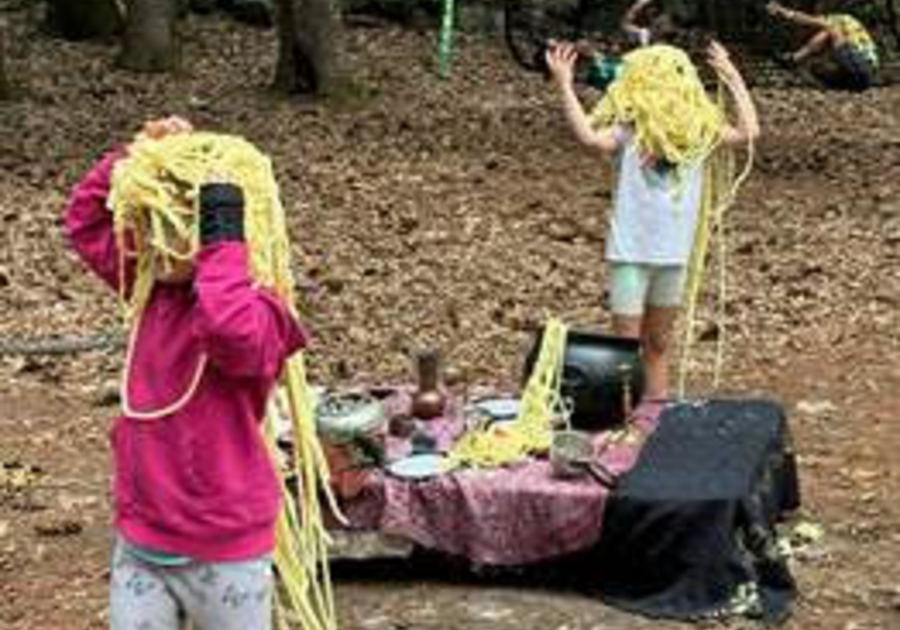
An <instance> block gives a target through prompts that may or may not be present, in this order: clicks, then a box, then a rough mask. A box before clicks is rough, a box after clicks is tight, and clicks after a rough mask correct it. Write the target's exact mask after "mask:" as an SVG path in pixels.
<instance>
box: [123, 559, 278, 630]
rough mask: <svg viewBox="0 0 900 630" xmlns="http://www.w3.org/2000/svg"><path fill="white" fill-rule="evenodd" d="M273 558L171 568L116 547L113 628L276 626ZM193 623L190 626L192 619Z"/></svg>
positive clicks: (248, 629) (261, 629) (250, 629)
mask: <svg viewBox="0 0 900 630" xmlns="http://www.w3.org/2000/svg"><path fill="white" fill-rule="evenodd" d="M272 581H273V580H272V558H271V556H269V555H266V556H263V557H260V558H255V559H252V560H248V561H242V562H215V563H205V562H197V563H191V564H188V565H184V566H175V567H167V566H161V565H156V564H152V563H149V562H146V561H144V560H141V559H140V558H137V557H136V556H134V555H133V554H131V553H129V552H128V551H127V548H126V547H124V546H123V545H122V542H121V541H118V542H117V543H116V546H115V549H114V551H113V559H112V572H111V576H110V616H109V627H110V630H181V629H182V628H191V629H192V630H271V627H272ZM188 621H189V622H190V623H191V624H192V625H190V626H188V625H187V622H188Z"/></svg>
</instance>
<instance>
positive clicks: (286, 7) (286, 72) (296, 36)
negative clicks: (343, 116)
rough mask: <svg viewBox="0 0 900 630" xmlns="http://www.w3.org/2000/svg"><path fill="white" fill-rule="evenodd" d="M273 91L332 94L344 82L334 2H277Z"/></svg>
mask: <svg viewBox="0 0 900 630" xmlns="http://www.w3.org/2000/svg"><path fill="white" fill-rule="evenodd" d="M276 4H277V10H278V15H277V20H278V62H277V66H276V68H275V88H276V89H278V90H279V91H282V92H285V93H289V94H290V93H298V92H301V93H314V94H319V95H323V96H324V95H329V94H332V93H334V91H335V89H336V88H337V87H339V85H340V84H341V82H342V80H343V79H344V76H343V72H342V68H341V63H340V59H341V56H340V54H339V50H338V38H339V30H340V18H339V16H338V13H337V10H336V8H335V3H334V0H277V3H276Z"/></svg>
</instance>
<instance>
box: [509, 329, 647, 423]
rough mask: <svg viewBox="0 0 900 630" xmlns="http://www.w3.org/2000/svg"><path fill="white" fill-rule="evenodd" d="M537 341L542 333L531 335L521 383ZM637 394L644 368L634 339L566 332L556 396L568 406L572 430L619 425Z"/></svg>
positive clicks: (641, 390) (528, 372) (640, 391)
mask: <svg viewBox="0 0 900 630" xmlns="http://www.w3.org/2000/svg"><path fill="white" fill-rule="evenodd" d="M543 335H544V331H543V329H541V330H539V331H538V332H537V334H536V336H535V341H534V345H533V346H532V348H531V350H530V351H529V353H528V356H527V357H526V359H525V374H524V379H525V381H526V382H527V380H528V377H529V376H530V375H531V370H532V368H533V366H534V363H535V361H536V360H537V355H538V352H539V351H540V348H541V341H542V339H543ZM626 383H627V385H628V387H627V388H626V387H625V385H626ZM626 392H627V393H628V396H626ZM643 393H644V364H643V361H642V360H641V346H640V342H639V341H638V340H637V339H629V338H626V337H612V336H606V335H597V334H593V333H587V332H578V331H569V333H568V334H567V336H566V350H565V355H564V357H563V376H562V387H561V394H562V395H563V397H567V398H570V399H571V400H572V403H573V406H574V408H573V412H572V417H571V423H572V427H573V428H576V429H581V430H584V431H599V430H602V429H608V428H611V427H615V426H617V425H620V424H622V423H623V422H624V421H625V419H626V417H625V416H626V408H627V407H628V406H629V402H630V404H631V405H636V404H637V403H638V401H639V400H640V398H641V395H642V394H643ZM629 396H630V401H627V400H626V398H628V397H629Z"/></svg>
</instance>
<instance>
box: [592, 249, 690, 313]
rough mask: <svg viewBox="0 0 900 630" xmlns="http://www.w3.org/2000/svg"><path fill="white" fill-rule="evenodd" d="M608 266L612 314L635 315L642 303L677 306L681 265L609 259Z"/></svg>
mask: <svg viewBox="0 0 900 630" xmlns="http://www.w3.org/2000/svg"><path fill="white" fill-rule="evenodd" d="M609 268H610V280H609V300H610V307H611V309H612V312H613V313H614V314H616V315H625V316H630V317H639V316H641V315H643V314H644V308H645V307H646V306H655V307H663V308H677V307H679V306H681V298H682V295H683V294H684V278H685V270H684V266H683V265H649V264H644V263H620V262H610V263H609Z"/></svg>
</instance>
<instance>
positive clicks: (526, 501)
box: [342, 397, 663, 566]
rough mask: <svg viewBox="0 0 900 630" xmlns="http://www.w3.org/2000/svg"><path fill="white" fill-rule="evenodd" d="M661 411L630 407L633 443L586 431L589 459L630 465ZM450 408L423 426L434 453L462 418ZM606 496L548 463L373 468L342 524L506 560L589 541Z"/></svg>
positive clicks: (402, 449) (401, 443)
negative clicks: (433, 470) (397, 471)
mask: <svg viewBox="0 0 900 630" xmlns="http://www.w3.org/2000/svg"><path fill="white" fill-rule="evenodd" d="M391 404H392V405H394V407H393V410H395V411H396V410H397V409H398V407H402V405H403V404H405V402H404V400H403V398H402V397H401V398H399V399H397V398H395V399H394V400H393V401H392V402H391ZM662 408H663V405H662V404H659V403H645V404H643V405H641V406H640V407H638V408H637V410H636V411H635V420H634V423H635V426H636V427H637V428H638V429H640V431H639V432H638V435H641V436H644V437H643V439H639V440H623V441H620V442H616V443H611V444H608V445H606V444H605V442H607V441H609V440H610V437H611V436H612V435H613V434H612V433H610V432H601V433H598V434H596V436H595V446H596V447H597V451H598V452H600V456H599V459H600V461H601V462H602V463H603V464H604V465H605V466H606V468H607V469H609V470H610V471H612V472H613V473H616V474H622V473H625V472H627V471H628V470H630V469H631V468H632V466H634V464H635V463H636V461H637V458H638V456H639V454H640V450H641V447H642V446H643V443H644V441H645V438H646V436H649V435H650V434H651V433H652V432H653V431H654V430H655V428H656V424H657V419H658V417H659V414H660V412H661V411H662ZM389 409H391V406H390V405H389ZM450 409H451V411H450V412H448V414H447V417H445V418H442V419H438V420H433V421H431V422H429V423H427V425H424V426H425V430H426V431H427V432H429V433H431V434H433V435H434V437H435V438H436V440H437V447H438V450H442V451H443V450H446V449H447V448H449V446H450V445H451V444H452V443H453V440H455V439H456V438H457V437H458V436H459V435H460V434H461V433H462V431H463V430H464V425H465V422H464V419H463V418H462V414H461V413H459V412H458V410H457V409H454V408H453V407H451V408H450ZM408 451H409V445H408V441H406V440H396V439H395V438H389V439H388V446H387V452H388V457H389V459H392V460H393V459H397V458H399V457H402V456H404V455H405V454H407V452H408ZM609 493H610V490H609V489H608V488H607V487H605V486H604V485H602V484H600V483H599V482H597V481H596V480H595V479H594V478H593V477H592V476H590V475H588V476H584V477H579V478H577V479H567V480H562V479H557V478H554V477H553V476H552V474H551V466H550V463H549V462H548V461H546V460H545V459H529V460H527V461H525V462H523V463H521V464H518V465H515V466H512V467H508V468H501V469H494V470H458V471H454V472H450V473H446V474H442V475H439V476H436V477H431V478H428V479H422V480H413V481H411V480H407V479H402V478H398V477H395V476H393V475H391V474H389V473H387V472H384V471H382V470H373V471H372V472H371V474H370V475H369V476H368V478H367V479H366V482H365V484H364V487H363V489H362V491H361V492H360V493H359V494H358V495H357V496H356V497H354V498H353V499H352V500H348V501H345V502H343V503H342V508H343V510H344V513H345V516H347V517H348V519H349V521H350V528H351V529H357V530H360V529H361V530H378V531H380V532H381V533H383V534H387V535H391V536H399V537H401V538H404V539H407V540H410V541H412V542H414V543H416V544H418V545H420V546H422V547H424V548H427V549H432V550H436V551H440V552H444V553H447V554H452V555H457V556H463V557H466V558H468V559H469V560H470V561H471V562H472V563H474V564H478V565H497V566H504V565H505V566H515V565H523V564H527V563H531V562H535V561H539V560H545V559H548V558H552V557H555V556H561V555H564V554H569V553H574V552H577V551H580V550H584V549H586V548H588V547H591V546H593V545H595V544H596V543H597V542H598V541H599V539H600V536H601V532H602V530H603V513H604V507H605V505H606V501H607V498H608V497H609Z"/></svg>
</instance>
